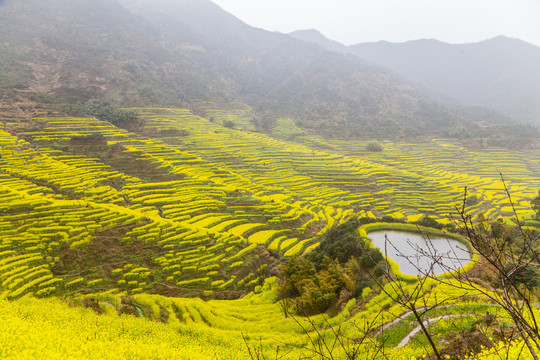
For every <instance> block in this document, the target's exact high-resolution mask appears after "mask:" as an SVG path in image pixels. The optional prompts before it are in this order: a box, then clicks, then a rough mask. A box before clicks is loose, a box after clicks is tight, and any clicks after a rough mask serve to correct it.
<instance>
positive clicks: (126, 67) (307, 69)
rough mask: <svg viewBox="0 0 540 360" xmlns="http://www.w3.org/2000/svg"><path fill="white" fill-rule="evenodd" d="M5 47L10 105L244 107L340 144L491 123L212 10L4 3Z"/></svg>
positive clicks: (0, 16)
mask: <svg viewBox="0 0 540 360" xmlns="http://www.w3.org/2000/svg"><path fill="white" fill-rule="evenodd" d="M321 36H322V35H321ZM0 44H2V46H1V47H0V60H1V62H0V100H1V99H3V100H2V101H10V99H12V98H13V97H14V96H27V97H28V98H31V99H34V100H36V101H41V102H43V101H45V102H69V103H74V102H77V101H86V100H88V99H96V98H102V97H105V98H109V99H111V100H113V101H115V102H116V103H118V104H120V105H127V106H130V105H158V106H187V107H190V108H192V109H195V110H197V108H198V107H200V106H203V105H204V104H207V103H208V102H214V103H217V104H226V103H230V102H232V101H240V102H244V103H245V104H247V105H250V106H251V107H252V108H253V109H254V119H253V120H254V122H255V123H257V125H258V126H259V128H261V129H267V128H268V127H269V126H271V124H272V121H273V119H275V118H276V117H280V116H286V117H292V118H294V119H295V121H296V122H297V124H298V125H300V126H301V127H303V128H304V129H307V130H309V131H312V132H316V133H320V134H323V135H325V136H337V137H348V136H363V137H374V136H375V137H390V136H391V137H396V136H408V137H410V136H424V135H426V134H436V135H445V134H451V133H455V132H461V133H466V134H471V133H473V131H469V130H464V129H469V128H471V127H473V128H474V129H482V128H483V127H482V126H478V124H477V123H478V122H479V121H492V120H493V117H491V116H486V115H485V112H482V111H477V112H475V113H474V114H471V113H466V112H462V111H461V110H460V109H455V108H448V107H443V106H440V105H438V104H437V103H436V102H435V101H433V100H432V99H430V98H429V97H427V96H426V95H425V94H424V93H423V92H422V91H419V90H417V89H416V88H415V87H414V86H412V85H411V82H407V81H404V80H403V79H402V78H401V77H400V76H396V75H393V74H392V73H391V72H388V71H386V70H383V69H382V68H380V67H378V66H376V65H373V64H371V63H368V62H367V61H364V60H362V59H359V58H358V57H356V56H352V55H349V54H341V53H338V52H334V51H328V50H325V49H324V48H322V47H320V46H317V45H313V44H309V43H307V42H305V41H300V40H298V39H295V38H293V37H291V36H288V35H284V34H279V33H273V32H268V31H264V30H261V29H256V28H253V27H251V26H249V25H247V24H245V23H243V22H242V21H240V20H239V19H237V18H235V17H234V16H232V15H231V14H228V13H227V12H225V11H224V10H222V9H221V8H220V7H218V6H217V5H215V4H214V3H212V2H211V1H209V0H122V1H121V2H118V1H117V0H93V1H87V0H26V1H22V2H21V1H17V0H5V1H3V2H2V3H0ZM334 45H335V44H334ZM14 94H16V95H14ZM201 104H203V105H201Z"/></svg>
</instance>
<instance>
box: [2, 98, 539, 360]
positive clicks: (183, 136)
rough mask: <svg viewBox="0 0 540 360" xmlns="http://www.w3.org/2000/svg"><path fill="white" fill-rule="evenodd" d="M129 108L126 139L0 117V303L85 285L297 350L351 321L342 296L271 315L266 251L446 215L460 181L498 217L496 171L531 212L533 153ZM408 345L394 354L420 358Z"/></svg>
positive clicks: (473, 210)
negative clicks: (346, 228)
mask: <svg viewBox="0 0 540 360" xmlns="http://www.w3.org/2000/svg"><path fill="white" fill-rule="evenodd" d="M136 110H137V111H138V112H139V113H140V116H141V118H143V119H144V120H145V121H144V124H143V125H141V126H138V127H136V128H135V129H134V132H129V131H126V130H122V129H119V128H117V127H114V126H112V125H111V124H109V123H106V122H102V121H99V120H96V119H93V118H69V117H62V118H59V117H57V118H55V117H49V118H36V119H33V121H32V122H31V123H28V124H23V125H21V124H19V123H14V122H9V121H11V120H9V121H6V122H4V125H3V126H2V128H1V129H0V229H1V231H0V288H1V290H2V296H1V297H2V298H4V299H8V300H16V299H19V298H21V297H28V296H31V295H33V296H36V297H49V296H63V295H69V296H75V297H79V296H83V297H84V296H86V295H88V294H91V295H92V296H95V297H97V298H99V299H102V301H103V302H104V303H108V304H110V306H111V308H113V309H114V308H116V309H118V308H119V307H121V302H122V298H123V297H124V296H126V295H129V296H131V297H132V298H134V299H136V300H137V302H138V303H139V304H142V305H144V307H145V308H144V309H143V310H144V311H143V310H141V311H142V313H144V314H145V316H146V317H149V318H151V319H154V320H161V321H164V322H168V323H169V324H172V325H174V326H183V327H185V326H191V327H193V326H195V325H197V327H196V328H197V329H199V330H200V327H202V329H203V330H200V331H202V332H203V333H204V334H206V335H205V336H207V335H208V334H213V335H211V336H214V335H215V334H217V333H219V334H220V335H219V336H220V338H221V337H222V338H223V339H225V338H227V337H228V336H232V337H234V338H235V339H236V340H235V344H236V345H235V346H240V347H241V346H242V345H238V344H242V341H240V340H239V339H241V335H242V334H248V337H249V339H250V341H251V342H250V343H251V344H253V342H252V340H254V339H258V338H261V339H262V343H261V344H262V346H264V347H265V348H266V347H267V348H273V347H275V346H274V345H275V344H276V342H278V343H287V344H289V345H291V344H297V345H298V344H301V345H302V346H303V347H304V348H305V347H308V345H309V338H306V331H305V330H306V328H309V329H311V330H310V332H311V331H315V333H317V331H318V330H317V331H316V330H315V329H322V328H327V329H330V333H332V331H331V329H336V327H338V328H339V327H340V325H341V324H342V322H343V321H344V320H345V319H349V318H351V319H352V318H353V317H354V316H353V315H351V311H352V309H353V308H354V307H355V305H356V303H350V304H348V305H347V306H346V307H345V308H344V311H343V312H341V313H340V315H339V316H338V317H336V318H330V317H328V316H327V315H321V316H318V317H315V318H311V319H310V320H305V321H306V322H305V323H298V322H297V320H293V319H290V318H286V317H285V314H284V313H283V310H282V309H281V308H280V306H279V305H278V303H276V294H275V285H273V283H272V282H271V281H270V282H268V281H267V282H266V284H265V279H267V278H268V277H269V276H270V275H272V274H274V273H275V266H276V263H277V261H276V259H277V258H279V257H281V256H285V257H289V256H292V255H295V254H302V253H305V252H308V251H310V250H311V249H313V248H315V247H317V246H318V244H319V243H320V241H321V239H322V236H323V235H324V234H325V233H326V232H327V231H328V230H329V229H330V228H332V227H333V226H335V225H337V224H341V223H343V222H345V221H347V220H348V219H350V218H352V217H371V218H376V217H383V216H392V217H394V218H397V219H400V220H405V221H409V222H412V221H417V220H420V219H422V218H423V217H426V216H429V217H430V218H432V219H434V220H436V221H438V222H439V223H441V224H443V225H447V224H450V223H452V217H453V216H455V215H456V210H455V207H461V206H462V202H463V194H464V188H465V187H467V189H468V195H469V196H470V197H472V198H474V201H470V202H468V203H467V207H466V212H467V213H468V214H471V215H473V216H478V215H480V214H481V215H482V216H485V217H487V218H490V219H496V218H498V217H502V218H503V219H506V220H508V219H509V218H510V217H511V216H512V204H511V203H510V201H509V199H508V197H507V195H506V192H505V189H504V186H503V184H502V182H501V180H500V175H499V174H500V173H503V175H504V178H505V180H506V183H507V186H508V189H509V190H510V193H511V194H512V202H513V206H514V207H515V209H516V210H517V212H518V214H520V215H521V216H523V217H531V216H532V212H531V210H530V200H531V198H533V197H534V196H536V194H537V190H538V189H539V188H540V163H539V162H538V159H540V150H527V151H509V150H503V149H498V148H486V149H483V150H482V151H472V150H468V149H466V148H464V147H463V146H461V145H460V144H459V143H458V142H456V141H452V140H447V139H437V140H433V141H431V142H429V143H424V144H407V143H392V142H385V143H384V150H383V151H382V152H369V151H367V150H366V144H367V142H362V141H330V140H324V139H322V138H318V137H315V136H310V135H308V134H306V133H305V132H302V131H299V129H298V128H297V127H296V126H295V125H294V123H293V122H292V120H290V119H279V120H278V121H277V123H276V127H275V128H274V129H273V134H274V136H276V138H279V139H276V138H272V137H269V136H267V135H264V134H261V133H258V132H255V131H253V130H254V127H252V126H251V124H250V122H249V112H247V111H246V110H245V109H243V110H238V111H234V110H227V111H220V110H208V113H207V115H206V116H207V117H208V119H205V118H202V117H200V116H196V115H194V114H192V113H191V112H190V111H188V110H182V109H136ZM6 120H7V119H6ZM226 121H231V122H234V124H235V126H236V127H237V128H236V129H235V128H229V127H225V126H222V124H224V123H225V122H226ZM250 291H251V292H250ZM246 293H250V295H249V296H247V297H244V298H242V299H239V300H234V301H232V302H231V301H230V300H218V299H232V298H238V297H240V296H242V295H245V294H246ZM149 294H153V295H149ZM367 295H369V294H366V296H367ZM171 296H172V297H201V298H204V299H214V300H212V301H209V302H205V301H203V300H201V299H197V298H194V299H178V298H176V299H175V298H172V297H171ZM220 301H221V302H220ZM224 301H225V302H224ZM369 301H371V303H370V302H369ZM385 301H388V299H384V298H383V297H375V298H368V299H366V303H363V304H362V305H361V306H362V309H363V310H362V312H361V315H357V317H356V318H355V319H356V320H358V321H360V320H361V321H360V322H363V323H365V322H366V321H368V320H369V319H371V320H369V321H371V323H372V325H373V321H374V318H372V317H373V316H375V315H376V314H378V313H380V310H381V308H383V307H384V308H385V309H388V307H391V306H392V305H391V304H387V305H385ZM478 304H481V301H479V302H478ZM0 305H1V306H3V307H9V306H11V305H8V303H2V304H0ZM142 305H141V306H142ZM13 306H15V305H13ZM29 306H34V305H29ZM51 306H53V307H54V306H57V305H56V304H55V305H51ZM224 309H228V310H224ZM370 309H372V310H370ZM368 310H369V311H368ZM356 311H358V309H357V310H356ZM401 313H403V309H397V308H396V310H395V311H394V312H388V313H385V314H386V315H384V316H383V317H381V318H377V321H378V322H379V324H383V323H386V322H389V321H392V319H393V318H395V317H396V316H398V315H399V314H401ZM165 314H166V316H165ZM85 316H86V315H85ZM358 316H359V317H358ZM92 321H93V320H92ZM302 321H304V320H302ZM348 324H349V325H347V326H349V327H351V326H353V325H350V324H351V323H350V322H348ZM51 326H52V325H51ZM103 326H105V325H103ZM138 326H139V325H138ZM210 329H211V330H210ZM340 329H341V328H340ZM355 329H356V330H355ZM199 330H197V331H199ZM343 330H344V331H349V332H351V333H352V332H354V331H357V330H358V328H354V329H353V328H352V327H351V328H345V329H343ZM160 331H161V330H160ZM163 331H165V332H166V331H169V330H163ZM340 331H341V330H340ZM229 332H233V333H234V335H230V333H229ZM308 333H309V332H308ZM160 334H161V333H160ZM164 334H165V333H164ZM227 334H229V335H227ZM160 336H161V335H160ZM163 336H168V335H163ZM208 336H210V335H208ZM317 336H320V334H319V333H317ZM325 336H326V335H325ZM328 336H330V337H332V335H328ZM334 336H335V333H334ZM351 336H352V335H351ZM156 341H162V340H159V339H158V340H156ZM225 342H226V341H225ZM248 342H249V341H248ZM21 346H23V345H21ZM126 346H128V347H129V345H126ZM220 346H221V345H220ZM223 346H227V345H223ZM253 346H255V345H253ZM415 346H417V345H415ZM202 347H204V345H202ZM418 349H420V347H412V348H408V350H407V351H408V352H407V354H409V353H410V354H411V356H417V355H418V354H420V355H421V352H420V350H418ZM124 350H125V349H124ZM169 350H170V351H171V354H175V352H174V351H175V350H174V349H169ZM169 350H168V351H169ZM125 351H126V352H125V353H124V355H125V354H131V353H130V351H129V350H125ZM205 351H206V350H205ZM219 351H222V350H219ZM366 351H367V350H366ZM369 351H374V349H373V348H370V350H369ZM241 353H242V354H237V355H236V356H232V355H231V356H229V355H230V354H229V353H227V354H229V355H227V356H223V357H221V356H220V358H245V356H246V354H244V353H243V352H241ZM133 354H134V353H133ZM205 354H206V353H205ZM220 354H221V352H220ZM294 354H295V356H299V353H297V352H294ZM3 355H6V354H3ZM109 355H110V354H109ZM6 356H7V355H6ZM293 358H294V357H293Z"/></svg>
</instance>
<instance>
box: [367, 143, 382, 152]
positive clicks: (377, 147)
mask: <svg viewBox="0 0 540 360" xmlns="http://www.w3.org/2000/svg"><path fill="white" fill-rule="evenodd" d="M366 150H367V151H372V152H377V151H383V150H384V145H383V144H381V143H380V142H378V141H370V142H369V143H368V144H367V145H366Z"/></svg>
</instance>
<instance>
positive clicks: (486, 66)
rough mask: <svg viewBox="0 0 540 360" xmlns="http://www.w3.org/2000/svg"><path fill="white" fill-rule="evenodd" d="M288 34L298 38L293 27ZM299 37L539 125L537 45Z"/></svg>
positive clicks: (449, 99)
mask: <svg viewBox="0 0 540 360" xmlns="http://www.w3.org/2000/svg"><path fill="white" fill-rule="evenodd" d="M291 35H292V36H295V37H297V38H298V37H299V34H298V32H296V33H293V34H291ZM300 38H302V39H303V40H305V41H309V42H312V43H315V44H317V45H320V46H323V47H325V48H326V49H328V50H333V51H339V52H348V53H351V54H354V55H356V56H358V57H360V58H363V59H366V60H369V61H370V62H372V63H376V64H379V65H381V66H384V67H385V68H388V69H390V70H392V71H395V72H396V73H398V74H401V75H402V76H404V77H405V78H407V79H409V80H410V81H413V82H416V83H418V84H419V85H421V86H423V87H424V88H425V89H428V90H426V91H428V92H429V94H430V95H431V96H433V97H435V98H436V99H437V100H439V101H443V102H446V103H457V104H461V105H467V106H482V107H486V108H489V109H492V110H495V111H498V112H500V113H502V114H505V115H506V116H508V117H511V118H513V119H516V120H519V121H521V122H524V123H533V124H537V125H540V101H539V99H540V65H539V64H540V47H537V46H534V45H532V44H529V43H526V42H524V41H521V40H517V39H511V38H507V37H503V36H499V37H496V38H493V39H490V40H486V41H482V42H478V43H472V44H463V45H451V44H446V43H443V42H440V41H437V40H416V41H408V42H405V43H390V42H385V41H380V42H376V43H364V44H358V45H352V46H349V47H345V49H343V48H341V47H336V45H335V43H334V42H332V40H328V39H326V38H324V37H322V35H321V36H315V32H313V31H309V32H307V33H305V32H304V33H300Z"/></svg>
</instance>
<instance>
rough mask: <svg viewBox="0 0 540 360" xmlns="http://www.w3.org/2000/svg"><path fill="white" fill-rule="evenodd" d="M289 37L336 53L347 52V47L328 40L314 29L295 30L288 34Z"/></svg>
mask: <svg viewBox="0 0 540 360" xmlns="http://www.w3.org/2000/svg"><path fill="white" fill-rule="evenodd" d="M289 35H290V36H292V37H293V38H295V39H298V40H302V41H305V42H309V43H313V44H317V45H319V46H321V47H323V48H325V49H328V50H330V51H337V52H342V53H346V52H348V48H347V46H345V45H343V44H342V43H340V42H337V41H334V40H330V39H329V38H327V37H326V36H324V35H323V34H321V33H320V32H319V31H318V30H315V29H308V30H297V31H293V32H292V33H289Z"/></svg>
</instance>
